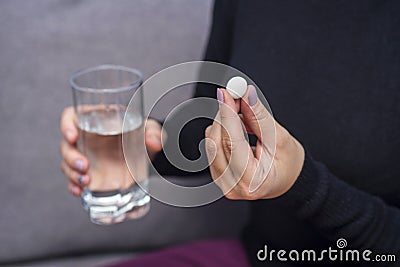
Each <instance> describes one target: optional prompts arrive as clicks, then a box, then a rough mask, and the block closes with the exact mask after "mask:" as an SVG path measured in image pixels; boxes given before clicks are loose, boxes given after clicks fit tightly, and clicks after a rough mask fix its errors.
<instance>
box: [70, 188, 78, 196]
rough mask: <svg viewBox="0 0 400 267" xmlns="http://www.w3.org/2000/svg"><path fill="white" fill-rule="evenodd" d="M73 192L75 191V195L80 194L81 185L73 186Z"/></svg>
mask: <svg viewBox="0 0 400 267" xmlns="http://www.w3.org/2000/svg"><path fill="white" fill-rule="evenodd" d="M71 191H72V193H74V194H75V195H77V194H79V187H77V186H73V187H72V189H71Z"/></svg>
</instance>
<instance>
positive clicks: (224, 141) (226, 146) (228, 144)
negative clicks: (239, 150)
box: [222, 135, 233, 153]
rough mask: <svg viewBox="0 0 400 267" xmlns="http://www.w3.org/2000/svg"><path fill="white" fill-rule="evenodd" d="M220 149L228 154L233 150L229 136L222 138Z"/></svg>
mask: <svg viewBox="0 0 400 267" xmlns="http://www.w3.org/2000/svg"><path fill="white" fill-rule="evenodd" d="M222 147H223V149H224V151H225V152H227V153H230V152H231V151H232V148H233V144H232V140H231V138H230V136H229V135H223V136H222Z"/></svg>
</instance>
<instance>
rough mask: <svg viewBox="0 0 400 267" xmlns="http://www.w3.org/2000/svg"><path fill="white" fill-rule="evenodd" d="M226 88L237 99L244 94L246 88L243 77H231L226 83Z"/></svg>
mask: <svg viewBox="0 0 400 267" xmlns="http://www.w3.org/2000/svg"><path fill="white" fill-rule="evenodd" d="M226 90H228V92H229V94H230V95H231V96H232V97H233V98H234V99H238V98H241V97H243V96H244V94H245V93H246V90H247V82H246V80H245V79H244V78H242V77H239V76H236V77H233V78H231V79H230V80H229V81H228V83H227V85H226Z"/></svg>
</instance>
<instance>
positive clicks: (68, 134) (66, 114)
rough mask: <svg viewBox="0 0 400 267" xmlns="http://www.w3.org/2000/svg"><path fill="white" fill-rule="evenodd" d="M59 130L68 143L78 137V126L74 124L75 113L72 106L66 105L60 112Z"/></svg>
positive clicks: (73, 141) (74, 141)
mask: <svg viewBox="0 0 400 267" xmlns="http://www.w3.org/2000/svg"><path fill="white" fill-rule="evenodd" d="M60 130H61V133H62V135H63V136H64V138H65V140H66V141H67V142H68V143H70V144H74V143H76V141H77V139H78V128H77V126H76V115H75V111H74V108H73V107H67V108H65V109H64V111H63V112H62V114H61V121H60Z"/></svg>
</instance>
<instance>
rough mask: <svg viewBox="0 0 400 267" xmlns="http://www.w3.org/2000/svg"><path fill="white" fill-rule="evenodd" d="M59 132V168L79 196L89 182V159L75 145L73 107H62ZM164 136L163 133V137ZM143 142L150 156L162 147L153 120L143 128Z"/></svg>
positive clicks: (159, 131) (159, 133) (159, 128)
mask: <svg viewBox="0 0 400 267" xmlns="http://www.w3.org/2000/svg"><path fill="white" fill-rule="evenodd" d="M60 127H61V133H62V135H63V137H64V140H62V141H61V142H60V151H61V155H62V158H63V159H62V161H61V170H62V171H63V172H64V174H65V175H66V176H67V178H68V180H69V183H68V189H69V191H70V192H71V193H72V194H73V195H74V196H80V194H81V193H82V189H83V188H84V187H85V186H87V185H88V184H89V182H90V177H89V176H88V175H87V172H88V170H89V165H90V162H89V160H88V159H87V158H86V157H85V156H84V155H83V154H82V153H81V152H80V151H78V149H77V147H76V142H77V140H78V128H77V125H76V117H75V112H74V109H73V107H68V108H66V109H64V112H63V113H62V115H61V126H60ZM164 136H166V135H165V134H164V135H163V137H164ZM145 143H146V148H147V152H148V154H149V157H150V158H153V157H154V156H155V155H156V154H157V153H158V152H159V151H161V149H162V143H161V125H160V124H159V123H158V122H157V121H155V120H151V119H149V120H147V122H146V128H145Z"/></svg>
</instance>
